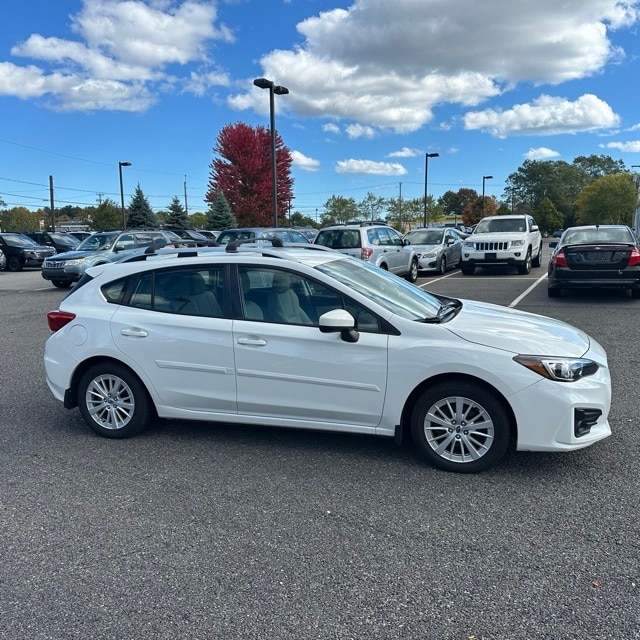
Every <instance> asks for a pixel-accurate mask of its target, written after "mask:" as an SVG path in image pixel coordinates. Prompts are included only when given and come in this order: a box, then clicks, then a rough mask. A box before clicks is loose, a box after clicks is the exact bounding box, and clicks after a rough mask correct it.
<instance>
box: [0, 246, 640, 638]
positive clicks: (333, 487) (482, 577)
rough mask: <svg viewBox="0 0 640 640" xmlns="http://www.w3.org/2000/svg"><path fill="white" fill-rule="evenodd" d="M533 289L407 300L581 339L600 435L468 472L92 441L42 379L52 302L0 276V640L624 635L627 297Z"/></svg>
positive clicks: (160, 431) (277, 444) (281, 437)
mask: <svg viewBox="0 0 640 640" xmlns="http://www.w3.org/2000/svg"><path fill="white" fill-rule="evenodd" d="M547 255H548V251H547V252H546V253H545V258H546V256H547ZM544 264H546V263H545V262H544V261H543V265H544ZM544 273H545V267H544V266H543V267H542V268H539V269H533V270H532V271H531V274H530V275H528V276H520V275H517V274H516V272H515V270H514V271H508V270H506V271H503V272H484V271H478V272H477V275H474V276H466V277H465V276H462V274H461V273H460V272H459V270H456V271H452V272H449V273H447V274H446V275H445V276H444V277H441V276H432V277H428V278H426V277H421V278H420V280H419V283H418V284H420V285H421V286H425V287H426V288H427V289H429V290H432V291H434V292H438V293H444V294H446V295H450V296H453V297H462V298H476V299H481V300H486V301H488V302H494V303H497V304H504V305H511V306H515V307H516V308H518V309H522V310H524V311H531V312H534V313H542V314H544V315H549V316H552V317H556V318H559V319H562V320H565V321H567V322H570V323H571V324H573V325H575V326H578V327H580V328H582V329H584V330H585V331H587V332H588V333H590V334H591V335H592V336H593V337H594V338H596V339H597V340H598V341H599V342H600V343H601V344H602V345H603V346H604V347H605V349H606V350H607V353H608V355H609V362H610V367H611V371H612V379H613V406H612V411H611V414H610V422H611V426H612V430H613V436H612V437H611V438H608V439H607V440H605V441H603V442H600V443H598V444H596V445H594V446H593V447H590V448H588V449H585V450H583V451H578V452H574V453H571V454H529V453H517V454H513V455H511V456H509V457H508V458H507V459H506V460H505V461H504V462H503V463H502V464H500V465H499V466H498V467H497V468H495V469H493V470H492V471H489V472H485V473H482V474H479V475H472V476H465V475H456V474H447V473H445V472H442V471H438V470H436V469H433V468H431V467H429V466H427V465H426V464H425V463H424V462H422V460H421V459H420V458H419V457H418V456H417V454H416V453H415V452H414V451H413V449H412V448H411V447H410V446H403V447H402V448H398V447H396V446H395V445H394V444H393V442H392V441H390V440H387V439H375V438H371V437H363V436H352V435H341V434H327V433H309V432H302V431H294V430H284V429H282V430H279V429H271V428H263V429H261V428H253V427H240V428H239V427H235V426H229V425H211V424H202V423H187V422H179V421H159V422H158V424H157V425H155V426H153V427H152V428H151V429H149V430H147V431H145V432H144V433H143V434H142V435H141V436H139V437H137V438H135V439H131V440H126V441H113V440H106V439H102V438H100V437H98V436H96V435H93V433H92V432H91V431H90V430H89V429H88V428H87V427H86V426H85V424H84V422H83V421H82V419H81V417H80V415H79V413H78V411H77V410H75V411H72V412H68V411H66V410H65V409H64V408H62V407H61V406H60V404H59V403H58V402H56V401H55V400H54V399H53V397H52V396H51V395H50V393H49V391H48V389H47V387H46V383H45V381H44V373H43V366H42V354H43V345H44V341H45V340H46V338H47V336H48V335H49V330H48V327H47V324H46V312H47V311H49V310H51V309H54V308H56V307H57V305H58V303H59V301H60V300H61V299H62V297H63V296H64V295H65V291H62V290H59V289H56V288H54V287H52V286H51V285H50V284H49V283H48V282H46V281H44V280H43V279H42V278H41V276H40V273H39V271H38V270H35V269H31V270H25V271H23V272H21V273H15V274H14V273H7V272H2V271H0V323H1V324H0V326H1V327H2V330H1V331H0V354H1V360H0V361H1V362H2V365H3V367H2V372H1V373H0V433H1V434H2V442H1V444H2V446H1V448H0V474H1V475H0V477H1V482H2V492H1V495H2V500H1V501H0V507H1V509H2V514H1V517H0V563H1V564H0V567H1V569H0V638H3V639H5V638H6V639H11V640H23V639H24V640H27V639H29V640H30V639H34V640H36V639H37V640H44V639H54V640H57V639H67V638H69V639H71V638H73V639H76V638H77V639H80V638H82V639H83V640H86V639H87V638H92V639H93V640H98V639H114V640H116V639H117V640H123V639H131V640H134V639H135V640H137V639H140V638H144V639H145V640H147V639H155V638H158V639H165V638H198V639H234V640H236V639H240V638H242V639H245V638H246V639H279V638H282V639H289V638H291V639H298V640H299V639H307V638H309V639H316V638H317V639H336V640H337V639H345V640H346V639H356V640H360V639H368V638H376V639H381V640H382V639H392V638H402V639H405V638H406V639H412V640H413V639H429V640H430V639H433V640H524V639H529V638H531V639H536V640H540V639H549V640H564V639H576V640H577V639H580V640H585V639H587V638H588V639H589V640H599V639H604V638H612V639H614V640H627V639H628V640H631V639H634V638H635V639H639V638H640V535H639V534H638V513H639V511H640V510H639V508H638V496H639V495H640V473H639V472H638V460H637V459H638V457H639V455H640V434H639V430H638V422H639V420H638V413H639V412H638V405H639V403H638V397H639V391H640V383H639V382H638V379H637V378H636V375H637V374H638V364H637V363H638V362H639V360H640V347H639V343H640V340H639V337H640V336H639V333H640V332H639V331H638V328H637V323H638V320H637V319H638V316H639V314H640V300H632V299H631V298H629V297H626V296H625V295H623V294H620V293H617V292H613V293H607V292H605V293H593V294H588V293H576V294H570V295H566V296H563V297H562V298H559V299H549V298H547V294H546V283H545V282H544V279H541V278H542V277H543V276H544Z"/></svg>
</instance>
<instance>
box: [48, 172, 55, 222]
mask: <svg viewBox="0 0 640 640" xmlns="http://www.w3.org/2000/svg"><path fill="white" fill-rule="evenodd" d="M49 200H50V202H51V231H55V230H56V212H55V209H54V207H53V176H49Z"/></svg>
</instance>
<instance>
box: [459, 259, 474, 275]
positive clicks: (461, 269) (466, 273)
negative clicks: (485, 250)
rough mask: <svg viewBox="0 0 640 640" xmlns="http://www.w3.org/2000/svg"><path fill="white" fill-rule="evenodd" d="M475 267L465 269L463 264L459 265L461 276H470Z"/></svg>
mask: <svg viewBox="0 0 640 640" xmlns="http://www.w3.org/2000/svg"><path fill="white" fill-rule="evenodd" d="M475 270H476V268H475V267H467V266H465V264H464V262H463V263H461V264H460V271H462V275H465V276H472V275H473V274H474V272H475Z"/></svg>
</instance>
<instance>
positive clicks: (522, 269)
mask: <svg viewBox="0 0 640 640" xmlns="http://www.w3.org/2000/svg"><path fill="white" fill-rule="evenodd" d="M518 273H519V274H520V275H521V276H526V275H527V274H528V273H531V249H528V250H527V256H526V257H525V259H524V262H523V263H522V264H521V265H518Z"/></svg>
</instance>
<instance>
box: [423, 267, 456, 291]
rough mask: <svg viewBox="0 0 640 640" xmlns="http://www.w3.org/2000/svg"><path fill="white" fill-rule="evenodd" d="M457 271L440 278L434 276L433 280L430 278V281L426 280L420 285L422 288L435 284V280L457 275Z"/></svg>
mask: <svg viewBox="0 0 640 640" xmlns="http://www.w3.org/2000/svg"><path fill="white" fill-rule="evenodd" d="M455 275H456V272H455V271H452V272H451V273H449V274H448V275H446V276H440V277H439V278H434V279H433V280H429V282H425V283H423V284H419V285H418V286H419V287H420V288H421V289H422V287H426V286H427V285H428V284H433V283H434V282H438V281H440V280H444V279H445V278H450V277H451V276H455Z"/></svg>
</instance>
